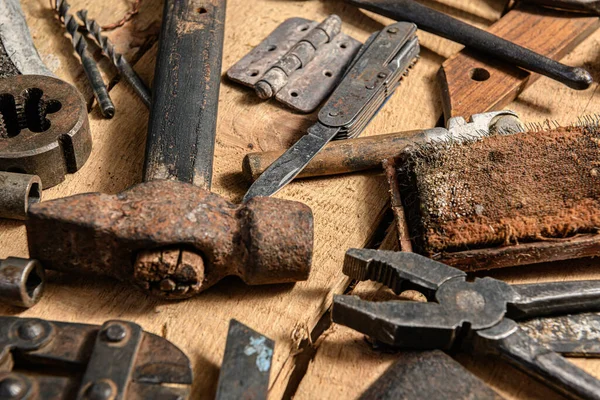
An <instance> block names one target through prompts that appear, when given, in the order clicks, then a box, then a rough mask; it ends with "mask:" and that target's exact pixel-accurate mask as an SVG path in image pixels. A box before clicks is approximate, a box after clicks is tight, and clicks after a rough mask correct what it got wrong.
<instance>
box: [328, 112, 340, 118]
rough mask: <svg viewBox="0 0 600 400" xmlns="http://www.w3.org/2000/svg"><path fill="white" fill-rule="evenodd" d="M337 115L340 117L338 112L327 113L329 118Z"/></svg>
mask: <svg viewBox="0 0 600 400" xmlns="http://www.w3.org/2000/svg"><path fill="white" fill-rule="evenodd" d="M338 115H340V113H339V111H329V116H330V117H337V116H338Z"/></svg>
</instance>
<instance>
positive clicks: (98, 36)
mask: <svg viewBox="0 0 600 400" xmlns="http://www.w3.org/2000/svg"><path fill="white" fill-rule="evenodd" d="M77 16H78V17H79V19H80V20H81V22H83V25H84V26H85V29H86V30H87V31H88V33H89V34H90V35H91V36H92V38H94V41H95V42H96V43H97V44H98V46H100V48H101V49H102V52H103V53H104V54H105V55H106V56H107V57H108V58H109V59H110V61H111V62H112V64H113V65H114V66H115V68H117V69H118V70H119V74H121V76H122V77H123V78H124V79H125V80H126V81H127V83H129V85H130V86H131V87H132V88H133V90H134V91H135V93H136V94H137V95H138V96H139V97H140V99H141V100H142V102H143V103H144V104H145V105H146V107H150V101H151V98H152V96H151V93H150V89H148V87H147V86H146V84H145V83H144V81H143V80H142V78H140V76H139V75H138V74H137V73H136V72H135V71H134V69H133V67H132V66H131V64H129V62H128V61H127V60H126V59H125V57H124V56H123V55H122V54H120V53H118V52H117V50H116V49H115V46H114V45H113V44H112V42H111V41H110V39H109V38H108V37H106V36H104V35H103V34H102V28H101V27H100V25H99V24H98V23H97V22H96V21H95V20H93V19H91V18H89V17H88V11H87V10H79V11H77Z"/></svg>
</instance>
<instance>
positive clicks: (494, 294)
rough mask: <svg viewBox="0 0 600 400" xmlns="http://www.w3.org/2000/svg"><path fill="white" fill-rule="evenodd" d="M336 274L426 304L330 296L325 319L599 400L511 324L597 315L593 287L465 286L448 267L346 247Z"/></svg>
mask: <svg viewBox="0 0 600 400" xmlns="http://www.w3.org/2000/svg"><path fill="white" fill-rule="evenodd" d="M344 273H345V274H347V275H348V276H350V277H351V278H353V279H357V280H359V281H363V280H374V281H377V282H381V283H383V284H384V285H386V286H387V287H389V288H391V289H392V290H393V291H394V292H395V293H398V294H399V293H401V292H402V291H404V290H407V289H414V290H418V291H420V292H422V293H423V294H424V295H425V296H426V297H427V298H428V300H430V302H427V303H419V302H402V301H387V302H371V301H364V300H361V299H360V298H358V297H356V296H346V295H338V296H335V298H334V305H333V311H332V319H333V321H334V322H337V323H339V324H342V325H346V326H348V327H350V328H352V329H356V330H358V331H360V332H362V333H364V334H366V335H369V336H371V337H373V338H374V339H376V340H378V341H380V342H382V343H384V344H387V345H390V346H393V347H397V348H402V349H417V350H432V349H441V350H453V349H454V350H463V351H467V352H473V353H478V354H487V355H493V356H497V357H499V358H500V359H502V360H504V361H507V362H509V363H510V364H511V365H513V366H514V367H516V368H518V369H520V370H522V371H523V372H525V373H527V374H528V375H530V376H531V377H533V378H535V379H539V380H541V381H542V382H544V383H545V384H546V385H548V386H549V387H551V388H552V389H554V390H556V391H558V392H559V393H561V394H563V395H565V396H567V397H569V398H573V399H600V380H597V379H596V378H594V377H592V376H591V375H588V374H587V373H585V372H584V371H583V370H581V369H579V368H577V367H576V366H575V365H573V364H571V363H569V362H568V361H567V360H565V359H564V358H563V357H561V356H560V355H559V354H558V353H556V352H554V351H551V350H549V349H548V348H547V347H545V346H544V345H543V344H541V343H540V342H538V341H536V340H535V339H533V338H532V337H530V336H528V334H527V333H526V331H524V330H523V329H521V328H520V327H519V325H518V324H517V323H516V322H515V320H524V319H532V318H540V317H541V318H543V317H546V316H556V315H565V314H566V315H567V316H568V315H570V314H576V313H583V312H589V311H597V310H600V281H576V282H550V283H536V284H525V285H509V284H507V283H504V282H502V281H499V280H497V279H493V278H483V279H475V281H473V282H467V281H466V274H465V273H464V272H462V271H460V270H458V269H456V268H452V267H449V266H447V265H445V264H442V263H439V262H436V261H433V260H431V259H429V258H426V257H423V256H420V255H417V254H414V253H409V252H392V251H381V250H369V249H350V250H348V252H347V253H346V258H345V261H344Z"/></svg>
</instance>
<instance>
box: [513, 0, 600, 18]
mask: <svg viewBox="0 0 600 400" xmlns="http://www.w3.org/2000/svg"><path fill="white" fill-rule="evenodd" d="M521 2H523V3H533V4H539V5H542V6H545V7H550V8H556V9H559V10H566V11H578V12H584V13H589V14H595V15H600V1H598V0H521Z"/></svg>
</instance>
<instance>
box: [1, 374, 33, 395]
mask: <svg viewBox="0 0 600 400" xmlns="http://www.w3.org/2000/svg"><path fill="white" fill-rule="evenodd" d="M26 390H27V386H26V385H25V383H24V382H23V381H22V380H20V379H18V378H15V377H12V376H7V377H6V378H4V379H3V380H2V381H0V399H18V398H20V397H21V396H23V394H25V391H26Z"/></svg>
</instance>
